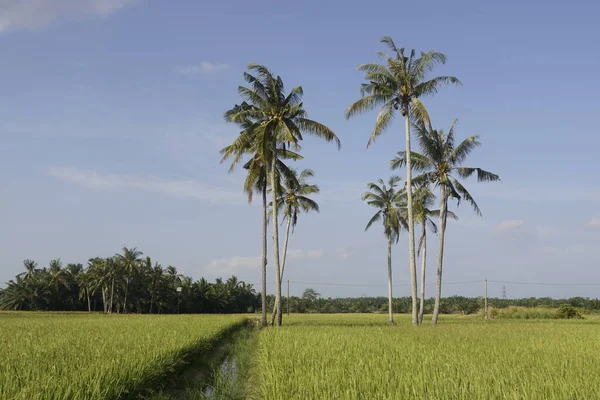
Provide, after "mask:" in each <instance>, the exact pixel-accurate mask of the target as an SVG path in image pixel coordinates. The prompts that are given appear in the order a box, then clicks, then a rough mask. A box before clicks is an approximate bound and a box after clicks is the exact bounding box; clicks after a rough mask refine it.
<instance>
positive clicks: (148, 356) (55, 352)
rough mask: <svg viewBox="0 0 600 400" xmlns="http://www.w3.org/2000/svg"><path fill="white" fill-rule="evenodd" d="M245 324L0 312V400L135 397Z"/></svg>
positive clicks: (212, 318) (203, 318) (230, 319)
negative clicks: (189, 357) (193, 356)
mask: <svg viewBox="0 0 600 400" xmlns="http://www.w3.org/2000/svg"><path fill="white" fill-rule="evenodd" d="M245 320H246V318H245V317H242V316H231V315H230V316H220V315H161V316H157V315H102V314H91V315H89V314H83V313H81V314H74V313H13V312H11V313H0V345H1V346H0V360H1V361H0V398H1V399H7V400H12V399H14V400H21V399H22V400H36V399H47V400H55V399H56V400H58V399H86V400H87V399H89V400H94V399H116V398H134V397H137V396H139V395H140V394H144V393H147V392H148V391H149V390H151V389H156V388H160V387H161V386H164V385H166V384H167V383H168V379H167V377H168V376H169V374H171V373H173V372H175V371H176V370H178V369H180V368H181V367H182V366H183V365H184V364H185V363H184V361H183V360H184V359H185V358H186V357H188V356H190V355H191V354H194V353H195V354H199V353H203V352H208V351H209V350H210V349H211V348H212V347H213V346H214V345H215V344H216V343H217V342H218V340H219V338H221V337H223V336H224V335H226V334H227V333H228V332H229V331H230V330H232V329H234V328H235V327H236V326H239V325H241V324H242V323H243V322H244V321H245Z"/></svg>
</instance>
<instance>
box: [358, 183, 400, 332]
mask: <svg viewBox="0 0 600 400" xmlns="http://www.w3.org/2000/svg"><path fill="white" fill-rule="evenodd" d="M398 182H400V178H399V177H397V176H392V177H391V178H390V179H389V181H388V184H387V186H386V184H385V182H384V181H383V179H379V181H378V182H377V183H373V182H371V183H369V184H368V186H369V190H370V191H368V192H365V193H363V195H362V199H363V200H364V201H366V202H367V204H368V205H370V206H372V207H375V208H377V209H378V211H377V212H376V213H375V215H373V216H372V217H371V219H370V220H369V223H368V224H367V226H366V228H365V230H367V229H369V228H370V227H371V225H373V224H374V223H375V222H377V221H382V222H383V233H384V235H385V237H386V239H387V241H388V252H387V256H388V314H389V322H390V324H393V323H394V314H393V312H392V243H397V242H398V239H399V237H400V231H401V229H402V228H403V227H405V226H406V221H405V219H404V217H403V215H402V208H401V203H402V201H403V200H404V197H405V195H406V193H405V192H406V191H405V190H404V189H398Z"/></svg>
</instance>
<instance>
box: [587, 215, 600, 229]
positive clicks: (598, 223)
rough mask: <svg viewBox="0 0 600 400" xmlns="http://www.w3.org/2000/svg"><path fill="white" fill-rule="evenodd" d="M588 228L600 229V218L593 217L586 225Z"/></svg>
mask: <svg viewBox="0 0 600 400" xmlns="http://www.w3.org/2000/svg"><path fill="white" fill-rule="evenodd" d="M586 226H587V227H588V228H600V217H592V219H590V220H589V221H588V223H587V224H586Z"/></svg>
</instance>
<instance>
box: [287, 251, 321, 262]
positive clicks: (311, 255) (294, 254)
mask: <svg viewBox="0 0 600 400" xmlns="http://www.w3.org/2000/svg"><path fill="white" fill-rule="evenodd" d="M324 255H325V251H324V250H288V253H287V257H288V259H290V260H309V259H316V258H322V257H323V256H324Z"/></svg>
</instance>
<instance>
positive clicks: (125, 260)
mask: <svg viewBox="0 0 600 400" xmlns="http://www.w3.org/2000/svg"><path fill="white" fill-rule="evenodd" d="M142 255H143V253H142V252H141V251H139V250H138V249H137V248H136V247H132V248H130V249H128V248H127V247H123V254H115V258H116V260H117V262H119V263H120V264H121V267H122V270H121V272H122V273H123V275H124V278H125V299H124V301H123V312H124V313H126V312H127V294H128V292H129V282H130V281H131V279H132V278H133V276H134V275H135V273H136V271H137V268H138V266H139V264H140V262H141V258H140V257H141V256H142Z"/></svg>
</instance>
